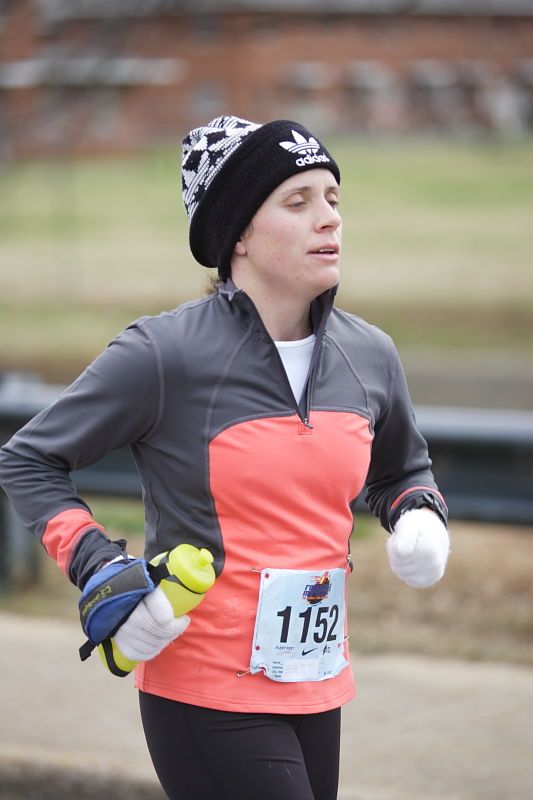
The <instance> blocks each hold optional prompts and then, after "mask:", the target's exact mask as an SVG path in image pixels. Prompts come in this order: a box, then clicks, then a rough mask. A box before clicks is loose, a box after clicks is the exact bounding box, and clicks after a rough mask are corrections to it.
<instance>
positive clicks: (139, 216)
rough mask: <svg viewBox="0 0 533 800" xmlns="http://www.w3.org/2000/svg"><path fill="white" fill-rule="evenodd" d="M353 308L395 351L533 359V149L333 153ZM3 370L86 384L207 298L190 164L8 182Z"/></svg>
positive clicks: (78, 166)
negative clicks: (192, 228) (95, 362)
mask: <svg viewBox="0 0 533 800" xmlns="http://www.w3.org/2000/svg"><path fill="white" fill-rule="evenodd" d="M332 149H333V150H334V152H335V153H336V155H337V158H338V160H339V162H340V164H341V169H342V175H343V181H342V191H343V197H342V204H341V211H342V214H343V221H344V250H343V277H342V284H341V293H340V304H341V305H343V306H344V307H345V308H347V309H348V310H351V311H355V312H356V313H360V314H362V315H363V316H366V317H367V318H369V319H370V320H371V321H373V322H375V323H376V324H378V325H381V326H382V327H384V328H386V329H387V330H388V331H390V332H391V333H392V334H393V336H394V337H395V339H396V341H397V342H398V344H399V345H400V347H401V346H405V347H408V346H410V345H412V344H417V345H419V344H421V343H422V344H423V345H424V346H428V347H437V348H456V349H457V348H462V349H464V348H471V349H479V348H482V349H487V348H490V349H494V348H496V349H498V350H503V351H505V350H506V349H507V350H508V349H514V350H515V351H516V350H523V351H526V350H527V349H530V348H531V346H533V302H532V299H533V269H532V266H533V265H532V257H531V254H532V253H533V226H532V225H531V219H533V142H532V141H530V142H525V143H521V144H514V145H498V144H495V143H488V142H485V143H483V142H481V143H480V142H477V143H474V142H472V143H466V142H463V143H457V142H456V143H444V142H428V141H419V142H413V141H411V142H405V143H395V144H392V143H378V144H373V145H371V144H369V143H362V142H353V141H339V142H337V144H336V145H334V146H333V145H332ZM1 180H2V187H3V191H2V193H1V196H0V237H1V241H2V244H1V247H0V338H1V341H2V342H4V343H7V346H4V347H2V348H1V352H0V369H2V368H6V367H11V368H15V367H21V366H24V367H27V368H30V369H37V370H38V371H40V372H41V373H43V374H44V375H45V376H47V377H49V378H54V379H59V380H65V379H68V378H69V377H72V376H73V375H74V374H76V373H77V372H78V371H79V369H81V368H82V367H83V366H84V365H85V364H86V363H87V361H88V360H90V359H91V358H92V357H93V356H94V355H95V354H96V353H97V352H98V351H99V350H101V349H102V348H103V347H104V346H105V344H106V343H107V342H108V341H109V339H110V338H112V336H113V335H114V334H115V333H116V332H117V331H118V330H120V329H121V328H122V327H123V326H124V325H125V324H126V323H127V322H128V321H130V320H131V319H134V318H136V317H137V316H140V315H141V314H145V313H148V314H150V313H157V312H158V311H159V310H161V309H162V308H171V307H174V306H175V305H177V304H178V303H179V302H182V301H184V300H187V299H190V298H192V297H195V296H197V295H198V294H199V293H202V292H203V289H204V286H205V280H206V275H207V271H206V270H204V269H202V268H200V267H198V266H197V265H196V264H195V262H194V261H193V259H192V257H191V256H190V254H189V252H188V246H187V230H186V221H185V215H184V212H183V209H182V204H181V196H180V188H179V157H178V153H177V152H171V151H169V150H161V151H156V152H151V153H148V154H144V155H141V156H137V157H133V158H124V159H121V160H107V161H105V160H89V161H78V162H74V163H69V162H61V161H55V162H47V163H28V164H18V165H10V166H8V167H4V168H3V171H2V173H1Z"/></svg>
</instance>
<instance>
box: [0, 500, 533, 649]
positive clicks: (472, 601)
mask: <svg viewBox="0 0 533 800" xmlns="http://www.w3.org/2000/svg"><path fill="white" fill-rule="evenodd" d="M90 505H91V508H92V511H93V513H94V516H95V518H96V519H98V520H99V521H100V522H101V523H102V524H104V525H105V527H106V529H107V531H108V533H109V534H110V535H111V537H112V538H118V537H121V536H124V537H125V538H126V539H128V551H129V552H130V553H132V554H134V555H142V548H143V544H142V536H141V535H140V533H139V532H140V531H141V529H142V525H143V512H142V508H141V504H140V503H138V502H133V501H124V500H105V499H98V500H96V499H94V500H93V501H90ZM451 534H452V555H451V557H450V562H449V565H448V570H447V572H446V576H445V577H444V579H443V580H442V581H441V582H440V583H439V584H437V585H436V586H435V587H433V588H431V589H424V590H415V589H411V588H410V587H408V586H405V585H404V584H403V583H402V582H401V581H399V580H398V579H397V578H396V577H395V576H394V575H393V574H392V573H391V571H390V569H389V567H388V561H387V557H386V551H385V536H386V534H385V532H384V531H383V530H382V529H381V528H380V527H379V525H378V523H377V522H376V521H375V520H374V519H373V518H369V517H367V516H361V517H360V518H359V520H358V523H357V527H356V532H355V534H354V536H353V537H352V555H353V558H354V562H355V570H354V573H353V575H352V576H351V577H350V578H349V581H348V602H349V609H350V646H351V648H352V650H353V651H354V652H363V653H381V652H408V653H420V654H428V655H437V656H448V657H457V658H465V659H477V660H496V661H509V662H515V663H523V664H529V665H533V615H532V614H531V608H532V607H533V583H532V581H531V574H532V573H533V529H530V528H512V527H507V528H506V527H504V526H495V525H476V524H473V523H457V522H456V523H453V524H452V529H451ZM41 563H42V580H41V581H40V582H39V584H38V585H37V586H26V587H21V588H20V590H19V591H16V592H13V593H12V594H9V595H4V596H2V595H0V611H2V610H5V611H11V612H15V613H21V614H30V615H44V616H53V617H59V618H64V619H71V620H73V621H75V620H77V599H78V595H79V593H78V591H77V589H75V588H74V587H73V586H72V585H71V584H70V583H69V582H68V581H67V580H66V579H65V577H64V576H63V575H62V574H61V573H60V571H59V570H58V568H57V566H56V565H55V563H54V562H53V561H52V560H51V559H49V558H45V557H44V554H43V556H42V559H41Z"/></svg>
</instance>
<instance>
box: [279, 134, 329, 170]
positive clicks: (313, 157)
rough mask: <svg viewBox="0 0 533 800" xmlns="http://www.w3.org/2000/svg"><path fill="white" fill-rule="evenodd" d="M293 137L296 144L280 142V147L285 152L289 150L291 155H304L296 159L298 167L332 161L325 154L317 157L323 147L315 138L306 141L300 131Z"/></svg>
mask: <svg viewBox="0 0 533 800" xmlns="http://www.w3.org/2000/svg"><path fill="white" fill-rule="evenodd" d="M292 135H293V137H294V142H280V143H279V146H280V147H283V149H284V150H288V151H289V153H296V154H298V153H302V154H304V155H302V156H300V157H298V158H297V159H296V165H297V166H298V167H306V166H308V165H309V164H319V163H321V162H328V161H329V160H330V159H329V158H328V157H327V156H326V155H324V153H321V154H320V155H317V153H318V151H319V150H320V147H321V145H320V142H317V140H316V139H315V138H314V137H313V136H310V137H309V139H306V138H305V136H302V134H301V133H298V131H292Z"/></svg>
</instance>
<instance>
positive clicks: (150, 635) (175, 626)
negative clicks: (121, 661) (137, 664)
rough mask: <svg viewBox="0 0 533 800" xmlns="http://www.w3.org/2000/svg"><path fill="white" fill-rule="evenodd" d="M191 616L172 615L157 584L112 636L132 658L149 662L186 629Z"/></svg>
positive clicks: (168, 602)
mask: <svg viewBox="0 0 533 800" xmlns="http://www.w3.org/2000/svg"><path fill="white" fill-rule="evenodd" d="M189 622H190V618H189V617H187V616H186V615H183V616H181V617H175V616H174V611H173V609H172V605H171V604H170V601H169V599H168V597H167V596H166V594H165V593H164V591H163V589H162V588H161V587H160V586H157V587H156V588H155V589H154V591H153V592H151V593H150V594H147V595H146V596H145V597H143V599H142V600H141V601H140V602H139V603H138V605H137V606H135V608H134V609H133V611H132V613H131V614H130V615H129V617H128V619H127V620H126V621H125V622H123V623H122V625H121V626H120V628H119V629H118V630H117V632H116V633H115V635H114V636H113V639H114V640H115V642H116V644H117V645H118V647H119V648H120V650H121V652H122V653H123V654H124V655H125V656H126V658H129V659H130V660H131V661H149V660H150V659H151V658H154V657H155V656H157V655H158V654H159V653H160V652H161V651H162V650H164V648H165V647H166V646H167V645H169V644H170V642H172V641H174V639H176V638H177V637H178V636H181V634H182V633H184V631H185V630H186V629H187V626H188V625H189Z"/></svg>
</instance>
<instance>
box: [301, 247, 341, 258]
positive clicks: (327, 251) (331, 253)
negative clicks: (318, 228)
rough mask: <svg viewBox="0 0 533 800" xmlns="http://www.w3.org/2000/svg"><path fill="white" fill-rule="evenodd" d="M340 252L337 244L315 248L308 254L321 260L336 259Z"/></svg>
mask: <svg viewBox="0 0 533 800" xmlns="http://www.w3.org/2000/svg"><path fill="white" fill-rule="evenodd" d="M339 252H340V247H339V245H338V244H325V245H323V246H322V247H317V248H316V249H314V250H310V251H309V253H310V255H312V256H319V257H321V258H331V259H332V258H337V257H338V255H339Z"/></svg>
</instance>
